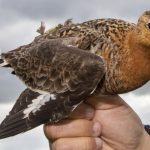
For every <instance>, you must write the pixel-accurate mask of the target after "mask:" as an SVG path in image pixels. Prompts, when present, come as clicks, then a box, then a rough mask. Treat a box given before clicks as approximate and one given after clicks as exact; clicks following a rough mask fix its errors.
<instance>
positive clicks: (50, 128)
mask: <svg viewBox="0 0 150 150" xmlns="http://www.w3.org/2000/svg"><path fill="white" fill-rule="evenodd" d="M61 131H62V127H61V126H57V125H45V127H44V133H45V136H46V137H47V138H48V139H51V140H55V139H57V138H59V137H60V136H61Z"/></svg>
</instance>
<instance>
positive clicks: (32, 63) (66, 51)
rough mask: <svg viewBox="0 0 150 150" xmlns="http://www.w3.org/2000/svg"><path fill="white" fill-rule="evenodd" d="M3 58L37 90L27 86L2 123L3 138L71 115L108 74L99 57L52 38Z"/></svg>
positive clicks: (0, 136)
mask: <svg viewBox="0 0 150 150" xmlns="http://www.w3.org/2000/svg"><path fill="white" fill-rule="evenodd" d="M2 59H3V60H4V62H6V63H7V64H8V65H10V66H11V67H12V68H13V69H14V71H15V74H16V75H17V76H19V78H20V79H21V80H22V81H24V82H25V84H26V85H27V86H29V87H30V88H31V89H33V90H34V91H33V90H30V89H27V90H25V91H24V92H23V93H22V94H21V96H20V97H19V98H18V100H17V102H16V104H15V106H14V107H13V109H12V111H11V112H10V114H9V115H8V116H7V117H6V119H5V120H4V121H3V122H2V124H1V125H0V138H6V137H9V136H13V135H16V134H19V133H21V132H25V131H27V130H30V129H32V128H34V127H36V126H38V125H40V124H42V123H46V122H57V121H59V120H61V119H63V118H66V117H68V115H69V114H70V112H71V111H73V109H74V108H75V107H76V106H77V105H78V104H79V103H80V102H81V101H82V100H84V99H85V98H86V97H87V96H89V95H90V94H92V92H93V91H94V90H95V89H96V87H97V85H98V83H99V82H100V81H101V79H102V77H103V76H104V73H105V69H104V63H103V60H102V59H101V58H100V57H98V56H96V55H94V54H91V53H88V52H85V51H83V50H80V49H78V48H74V47H68V46H64V45H62V44H60V43H58V42H54V41H51V40H48V41H44V42H43V43H40V44H39V45H35V46H33V47H30V48H28V49H26V51H19V50H17V51H16V52H14V51H13V52H9V53H7V54H3V55H2Z"/></svg>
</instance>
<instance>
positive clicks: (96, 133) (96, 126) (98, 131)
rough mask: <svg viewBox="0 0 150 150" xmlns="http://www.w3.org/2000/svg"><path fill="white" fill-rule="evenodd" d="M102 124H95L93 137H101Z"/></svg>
mask: <svg viewBox="0 0 150 150" xmlns="http://www.w3.org/2000/svg"><path fill="white" fill-rule="evenodd" d="M100 129H101V128H100V124H99V122H94V125H93V136H99V135H100Z"/></svg>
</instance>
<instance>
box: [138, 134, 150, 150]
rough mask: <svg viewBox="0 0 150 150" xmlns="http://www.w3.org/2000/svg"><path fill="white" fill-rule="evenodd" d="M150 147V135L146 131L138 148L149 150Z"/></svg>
mask: <svg viewBox="0 0 150 150" xmlns="http://www.w3.org/2000/svg"><path fill="white" fill-rule="evenodd" d="M149 148H150V135H149V134H148V133H147V132H146V131H144V134H143V138H142V140H141V144H140V146H139V148H138V149H137V150H149Z"/></svg>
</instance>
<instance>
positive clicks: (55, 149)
mask: <svg viewBox="0 0 150 150" xmlns="http://www.w3.org/2000/svg"><path fill="white" fill-rule="evenodd" d="M93 127H95V129H93ZM44 131H45V135H46V136H47V138H48V139H49V141H51V142H52V143H51V144H52V150H77V149H79V150H94V149H95V150H96V149H97V150H148V149H149V147H150V137H149V135H148V134H147V133H146V132H145V130H144V128H143V125H142V123H141V121H140V119H139V117H138V116H137V115H136V113H135V112H134V111H133V110H132V109H131V108H130V107H129V106H128V105H127V104H126V103H125V102H124V101H123V100H122V99H121V98H120V97H119V96H101V97H90V98H89V99H88V100H87V101H86V104H85V103H83V104H81V105H80V106H79V107H78V108H77V109H76V111H75V112H73V114H72V115H71V117H70V119H68V120H64V121H61V122H60V123H57V124H55V125H48V124H47V125H45V126H44Z"/></svg>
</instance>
